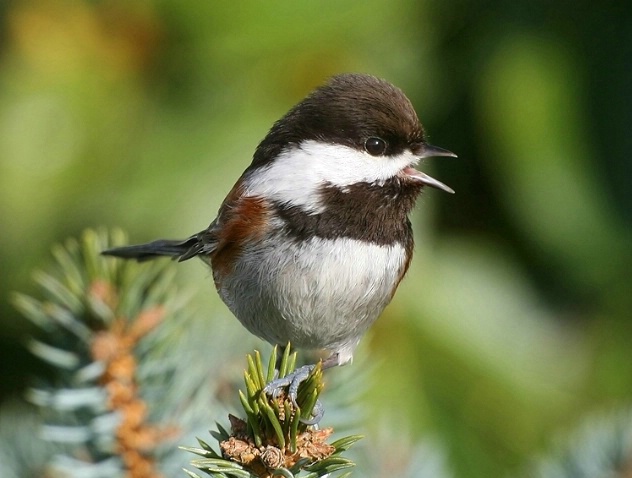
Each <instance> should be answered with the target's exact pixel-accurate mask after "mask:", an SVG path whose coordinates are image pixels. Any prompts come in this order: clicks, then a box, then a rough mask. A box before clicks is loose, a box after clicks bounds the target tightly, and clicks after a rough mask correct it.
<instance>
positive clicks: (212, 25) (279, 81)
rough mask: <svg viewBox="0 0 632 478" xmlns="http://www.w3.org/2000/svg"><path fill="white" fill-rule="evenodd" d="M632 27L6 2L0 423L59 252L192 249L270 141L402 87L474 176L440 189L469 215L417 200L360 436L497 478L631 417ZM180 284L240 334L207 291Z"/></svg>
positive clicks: (330, 6)
mask: <svg viewBox="0 0 632 478" xmlns="http://www.w3.org/2000/svg"><path fill="white" fill-rule="evenodd" d="M626 3H627V2H623V1H618V2H614V1H612V2H609V1H606V2H601V3H599V4H596V3H594V2H589V1H587V0H579V1H572V2H571V1H555V2H550V1H545V0H535V1H526V0H524V1H509V0H491V1H482V0H470V1H468V0H444V1H442V2H430V1H413V0H409V1H406V0H398V1H389V2H386V1H382V2H379V1H365V2H352V1H336V2H332V1H320V2H317V1H311V2H307V1H303V2H300V1H296V0H294V1H289V0H288V1H278V2H257V1H242V2H213V1H187V2H180V1H174V0H169V1H168V0H154V1H149V0H142V1H134V2H129V1H124V0H111V1H96V0H94V1H72V0H49V1H46V0H32V1H27V0H24V1H11V0H3V1H2V3H0V215H1V218H2V233H1V234H0V270H1V271H2V273H1V274H0V297H1V298H2V299H1V300H0V321H1V322H0V366H1V370H0V376H1V377H2V380H0V399H6V398H8V397H10V396H11V395H16V394H20V393H21V391H22V390H23V389H24V387H26V386H27V384H28V377H29V376H31V375H32V374H33V373H37V372H38V371H40V370H39V368H40V366H39V365H38V363H37V362H36V361H35V360H34V359H32V358H31V357H30V356H29V354H28V353H27V352H26V351H25V349H24V348H23V345H22V343H23V341H24V338H25V336H26V334H28V333H29V332H30V329H29V328H28V326H27V324H26V321H25V320H24V319H22V318H21V317H20V316H19V315H18V314H17V312H16V311H15V310H14V309H13V308H12V307H11V306H10V305H9V303H8V296H9V293H10V291H13V290H20V291H24V292H27V293H28V292H30V291H32V290H33V285H32V283H31V280H30V274H31V272H32V270H33V269H34V268H36V267H39V266H42V265H45V264H47V263H48V262H49V249H50V246H51V245H52V244H53V243H55V242H58V241H61V240H63V239H65V238H66V237H68V236H76V235H79V233H80V232H81V231H82V230H83V229H84V228H86V227H94V226H99V225H107V226H121V227H123V228H124V229H126V230H127V231H129V233H130V237H131V240H133V241H134V242H139V241H145V240H150V239H153V238H157V237H174V238H177V237H184V236H186V235H189V234H190V233H193V232H197V231H198V230H201V229H202V228H204V227H206V225H208V223H209V222H210V221H211V220H212V219H213V217H214V214H215V211H216V209H217V208H218V206H219V204H220V202H221V200H222V198H223V197H224V195H225V194H226V193H227V192H228V191H229V189H230V187H231V186H232V184H233V182H234V181H235V180H236V178H237V177H238V176H239V174H240V173H241V171H242V170H243V169H244V168H245V167H246V166H247V164H248V163H249V161H250V158H251V155H252V152H253V151H254V149H255V147H256V145H257V143H258V141H259V140H260V139H262V138H263V136H264V135H265V134H266V132H267V129H268V128H269V126H270V125H271V124H272V122H273V121H275V120H276V119H277V118H278V117H280V116H281V115H282V114H283V113H284V112H285V111H287V109H288V108H290V107H291V106H292V105H293V104H294V103H296V102H297V101H299V100H300V99H301V98H302V97H303V96H304V95H305V94H306V93H307V92H309V91H310V90H311V88H313V87H314V86H316V85H318V84H320V83H322V82H323V81H324V80H325V79H326V78H327V77H328V76H330V75H332V74H335V73H338V72H344V71H356V72H367V73H371V74H374V75H377V76H380V77H384V78H386V79H388V80H389V81H391V82H393V83H394V84H396V85H398V86H399V87H401V88H402V89H403V90H404V91H405V92H406V93H407V94H408V95H409V97H410V98H411V100H412V102H413V104H414V105H415V107H416V109H417V111H418V113H419V116H420V118H421V120H422V122H423V123H424V125H425V126H426V129H427V131H428V132H429V134H430V139H431V141H432V142H433V143H434V144H437V145H439V146H442V147H445V148H448V149H450V150H452V151H454V152H456V153H457V154H458V155H459V159H458V160H453V159H434V160H431V161H429V162H428V163H427V164H426V165H425V166H424V167H425V168H427V169H428V170H430V171H432V174H433V175H435V176H436V177H438V178H439V179H440V180H441V181H443V182H445V183H446V184H448V185H450V186H451V187H453V188H454V189H455V190H456V191H457V193H456V195H454V196H451V195H447V194H444V193H441V192H440V191H435V190H430V191H427V192H426V194H425V195H424V197H423V199H422V201H420V204H419V206H418V208H417V210H416V212H415V214H414V218H413V222H414V227H415V229H416V237H417V247H416V257H415V259H414V261H413V265H412V268H411V271H410V273H409V274H408V277H407V279H406V280H405V281H404V282H403V284H402V286H401V287H400V291H399V293H398V294H397V295H396V298H395V300H394V301H393V303H392V305H391V306H390V307H389V308H388V309H387V312H386V313H385V314H384V316H383V317H382V318H381V319H380V320H379V321H378V323H377V324H376V326H375V327H374V329H373V330H372V332H371V334H370V336H369V337H367V339H365V341H364V342H365V343H364V348H365V349H366V350H368V351H369V353H370V354H371V356H372V357H373V359H374V361H375V363H376V364H377V366H376V368H375V377H374V388H373V390H372V393H371V394H370V395H369V396H367V398H366V401H367V404H368V406H369V407H370V408H371V409H372V410H374V413H375V415H374V416H375V420H372V421H371V423H369V424H367V427H369V428H370V427H373V428H374V429H375V430H378V429H379V428H383V427H391V428H392V429H393V430H397V433H400V434H401V436H405V437H408V440H410V441H411V442H413V441H417V440H421V439H426V438H428V437H430V438H431V439H432V440H433V441H435V442H437V443H440V444H441V446H442V447H443V448H444V449H445V450H446V454H447V461H448V463H449V464H450V467H451V468H452V469H453V470H454V474H455V475H456V476H459V477H490V476H503V475H506V474H511V473H514V472H516V471H517V470H520V469H522V468H523V467H524V466H525V465H526V464H527V463H528V461H529V460H530V459H532V458H533V457H534V456H536V455H537V454H539V453H541V452H543V451H544V450H547V449H548V447H549V446H550V444H551V442H552V440H553V439H554V438H556V437H558V436H560V435H562V436H563V435H564V433H565V432H566V431H568V430H570V429H571V428H572V427H574V426H575V425H576V424H577V423H578V421H579V420H580V419H581V418H582V417H583V416H584V415H586V414H590V413H593V412H595V411H600V410H609V409H612V408H616V407H620V406H625V405H628V404H630V402H632V346H631V344H632V320H631V317H630V316H631V313H630V311H631V310H632V187H630V186H632V184H631V183H632V181H631V178H632V162H630V160H629V158H628V156H629V152H630V151H632V135H631V134H630V125H632V8H630V5H629V4H627V5H626ZM179 267H181V269H182V270H181V274H180V277H181V280H182V282H183V283H184V284H185V287H190V288H191V290H193V291H195V294H196V295H195V297H196V301H198V302H199V309H200V310H201V311H205V310H208V311H212V313H216V311H218V310H221V311H222V312H221V314H223V315H224V316H227V315H228V313H227V312H225V309H223V308H222V306H221V305H220V301H219V299H218V298H217V296H216V294H215V293H214V292H213V291H212V290H211V289H212V281H211V280H210V277H209V276H210V274H209V272H208V271H206V270H205V269H204V268H203V267H202V266H201V265H200V264H199V263H195V264H193V263H191V264H189V263H187V264H184V265H181V266H179ZM209 313H210V312H209ZM200 315H202V316H203V315H204V313H201V314H200ZM227 320H228V319H227ZM231 320H232V319H231ZM233 322H234V326H235V327H239V325H238V323H237V321H234V320H233ZM243 333H244V334H246V332H245V331H244V332H243ZM247 351H249V349H248V348H246V347H245V348H244V350H236V351H235V353H236V354H237V355H239V356H242V355H243V354H244V353H246V352H247ZM367 355H368V354H367V353H365V354H363V359H362V361H361V360H356V362H355V363H354V364H353V365H351V367H355V368H362V367H363V361H364V360H366V359H367V358H366V357H367ZM335 373H336V371H333V372H332V374H335Z"/></svg>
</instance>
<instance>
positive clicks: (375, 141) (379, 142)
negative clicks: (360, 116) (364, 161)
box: [364, 137, 386, 156]
mask: <svg viewBox="0 0 632 478" xmlns="http://www.w3.org/2000/svg"><path fill="white" fill-rule="evenodd" d="M364 149H366V152H367V153H369V154H370V155H371V156H380V155H382V154H384V151H386V141H384V140H383V139H382V138H376V137H371V138H369V139H367V140H366V141H365V142H364Z"/></svg>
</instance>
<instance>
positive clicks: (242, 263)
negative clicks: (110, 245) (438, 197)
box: [104, 74, 456, 400]
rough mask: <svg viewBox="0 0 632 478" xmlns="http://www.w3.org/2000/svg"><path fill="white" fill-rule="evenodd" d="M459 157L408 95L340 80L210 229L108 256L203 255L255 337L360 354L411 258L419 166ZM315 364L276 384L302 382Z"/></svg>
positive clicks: (266, 149) (283, 137)
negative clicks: (433, 135)
mask: <svg viewBox="0 0 632 478" xmlns="http://www.w3.org/2000/svg"><path fill="white" fill-rule="evenodd" d="M433 156H452V157H455V156H456V155H455V154H453V153H451V152H450V151H447V150H445V149H442V148H438V147H436V146H431V145H430V144H428V143H427V142H426V139H425V134H424V130H423V127H422V125H421V123H420V122H419V119H418V118H417V115H416V113H415V110H414V109H413V106H412V105H411V103H410V101H409V100H408V98H407V97H406V96H405V95H404V93H403V92H402V91H401V90H400V89H398V88H396V87H395V86H393V85H391V84H390V83H388V82H386V81H384V80H381V79H378V78H375V77H373V76H369V75H363V74H342V75H338V76H334V77H333V78H331V79H330V80H329V81H328V82H327V83H326V84H325V85H323V86H321V87H319V88H317V89H315V90H314V91H313V92H312V93H311V94H310V95H308V96H307V97H306V98H305V99H304V100H303V101H301V102H300V103H298V104H297V105H296V106H294V107H293V108H292V109H291V110H290V111H289V112H288V113H287V114H286V115H285V116H283V117H282V118H281V119H280V120H278V121H277V122H276V123H274V125H273V126H272V128H271V129H270V131H269V132H268V134H267V136H266V137H265V138H264V139H263V141H261V143H260V144H259V146H258V147H257V149H256V151H255V154H254V157H253V160H252V163H251V164H250V166H248V168H246V170H245V171H244V173H243V174H242V175H241V177H240V178H239V180H238V181H237V183H236V184H235V186H233V188H232V190H231V191H230V192H229V193H228V196H227V197H226V199H225V200H224V202H223V203H222V205H221V207H220V208H219V211H218V213H217V217H216V218H215V220H213V222H212V223H211V224H210V226H209V227H208V228H206V229H205V230H203V231H202V232H200V233H198V234H195V235H193V236H191V237H189V238H188V239H185V240H157V241H154V242H150V243H148V244H142V245H136V246H128V247H119V248H115V249H110V250H108V251H105V252H104V254H107V255H111V256H117V257H122V258H125V259H137V260H139V261H142V260H146V259H153V258H155V257H158V256H171V257H173V258H174V259H177V260H178V261H185V260H187V259H190V258H192V257H200V258H201V259H202V260H203V261H204V262H206V263H207V264H208V265H209V266H211V268H212V270H213V279H214V282H215V287H216V288H217V291H218V293H219V295H220V297H221V298H222V300H223V301H224V302H225V303H226V305H227V306H228V308H229V309H230V310H231V311H232V312H233V314H235V316H236V317H237V319H239V321H240V322H241V323H242V324H243V325H244V326H245V327H246V328H247V329H248V330H249V331H250V332H251V333H253V334H254V335H256V336H258V337H260V338H262V339H264V340H267V341H268V342H270V343H272V344H278V345H281V346H284V345H285V344H287V343H288V342H291V343H292V345H294V346H296V347H301V348H306V349H326V350H327V351H329V352H330V355H329V356H328V358H326V359H325V360H324V361H323V364H322V365H323V368H328V367H333V366H336V365H343V364H346V363H347V362H349V361H350V360H351V359H352V356H353V351H354V349H355V348H356V346H357V345H358V342H359V341H360V339H361V338H362V336H363V335H364V333H365V332H366V331H367V329H368V328H369V327H370V326H371V324H372V323H373V322H374V321H375V320H376V319H377V318H378V316H379V315H380V314H381V313H382V311H383V310H384V308H385V307H386V305H387V304H388V303H389V302H390V301H391V299H392V298H393V294H395V290H396V289H397V286H398V285H399V283H400V281H401V280H402V278H403V277H404V274H405V273H406V270H407V269H408V266H409V265H410V261H411V258H412V253H413V231H412V227H411V223H410V220H409V219H408V214H409V213H410V212H411V210H412V209H413V207H414V205H415V201H416V199H417V198H418V197H419V195H420V193H421V192H422V190H423V189H424V187H425V186H430V187H433V188H438V189H442V190H444V191H447V192H449V193H453V192H454V191H453V190H452V189H450V188H449V187H448V186H446V185H445V184H443V183H441V182H440V181H437V180H436V179H434V178H432V177H430V176H428V175H427V174H425V173H422V172H420V171H418V170H416V169H414V166H415V165H416V164H417V163H419V162H420V161H421V160H422V159H424V158H428V157H433ZM312 368H313V365H308V366H305V367H302V368H299V369H298V370H297V371H296V372H295V373H294V374H292V375H291V376H289V377H287V379H286V380H276V381H274V382H272V383H271V384H268V386H267V387H266V391H267V392H268V393H270V392H273V391H274V390H275V389H277V388H279V387H283V386H287V385H289V386H290V389H289V393H290V396H291V397H292V398H293V400H295V398H296V391H297V389H298V385H299V383H300V382H301V381H302V380H304V379H305V378H306V377H307V376H308V375H309V372H310V370H311V369H312Z"/></svg>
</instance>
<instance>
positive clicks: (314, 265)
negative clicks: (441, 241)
mask: <svg viewBox="0 0 632 478" xmlns="http://www.w3.org/2000/svg"><path fill="white" fill-rule="evenodd" d="M247 250H248V252H247V253H245V254H242V256H241V257H240V258H239V260H238V264H237V266H236V268H235V270H234V272H233V273H232V274H231V275H230V277H228V278H223V280H222V287H221V289H220V290H219V293H220V296H221V297H222V299H223V300H224V302H226V304H227V305H228V307H229V308H230V309H231V311H232V312H233V313H234V314H235V316H236V317H237V318H238V319H239V320H240V322H241V323H242V324H243V325H244V326H245V327H246V328H247V329H248V330H250V331H251V332H252V333H254V334H255V335H258V336H259V337H261V338H263V339H265V340H267V341H269V342H271V343H276V344H281V345H284V344H286V343H287V342H288V341H290V342H292V344H293V345H295V346H298V347H304V348H326V349H329V350H333V351H341V350H342V349H345V350H342V351H343V352H344V351H346V349H351V350H352V349H353V348H354V347H355V345H356V344H357V342H358V341H359V339H360V337H361V336H362V335H363V334H364V332H365V331H366V329H367V328H368V327H369V326H370V325H371V324H372V323H373V322H374V321H375V319H377V317H378V316H379V315H380V313H381V312H382V310H384V307H386V305H387V304H388V303H389V302H390V300H391V297H392V293H393V289H394V287H395V285H396V284H397V282H398V280H399V278H400V277H401V273H402V270H403V268H404V267H405V262H406V252H405V250H404V247H403V246H402V245H400V244H393V245H390V246H380V245H374V244H368V243H366V242H361V241H357V240H354V239H349V238H339V239H334V240H329V239H321V238H316V237H315V238H312V239H310V240H308V241H306V242H303V243H300V245H299V244H298V243H297V242H294V241H292V240H284V241H283V242H281V241H279V240H278V239H277V240H275V241H263V242H262V243H261V245H260V246H258V247H257V248H252V247H249V248H248V249H247ZM351 350H349V352H351Z"/></svg>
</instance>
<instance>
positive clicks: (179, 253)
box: [101, 236, 199, 262]
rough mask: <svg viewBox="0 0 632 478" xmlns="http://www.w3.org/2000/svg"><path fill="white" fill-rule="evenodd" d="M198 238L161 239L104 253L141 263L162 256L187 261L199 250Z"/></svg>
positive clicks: (104, 253) (104, 252)
mask: <svg viewBox="0 0 632 478" xmlns="http://www.w3.org/2000/svg"><path fill="white" fill-rule="evenodd" d="M198 248H199V246H198V238H197V236H192V237H189V238H188V239H185V240H184V241H182V240H169V239H159V240H157V241H153V242H149V243H147V244H138V245H135V246H123V247H115V248H113V249H108V250H105V251H102V252H101V254H103V255H105V256H115V257H120V258H123V259H136V260H137V261H139V262H142V261H147V260H151V259H155V258H157V257H161V256H168V257H172V258H174V259H177V260H186V259H190V258H191V257H193V256H195V255H196V254H195V253H194V254H191V250H192V249H198Z"/></svg>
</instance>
